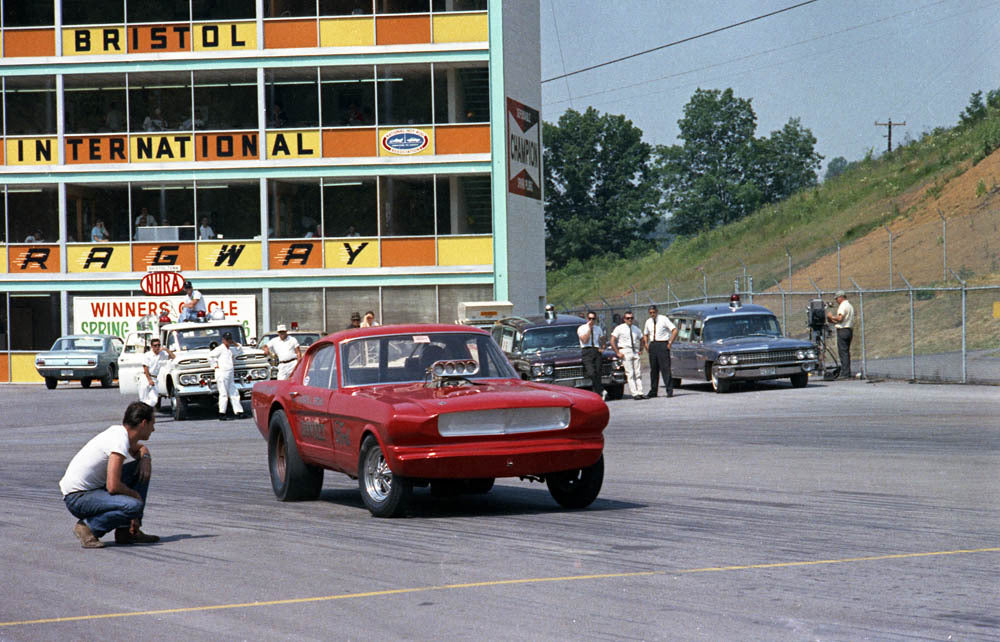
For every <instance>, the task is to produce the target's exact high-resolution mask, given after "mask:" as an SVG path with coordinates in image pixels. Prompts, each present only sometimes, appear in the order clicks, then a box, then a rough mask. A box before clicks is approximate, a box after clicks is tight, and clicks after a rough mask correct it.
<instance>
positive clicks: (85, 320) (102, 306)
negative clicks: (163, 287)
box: [73, 294, 257, 339]
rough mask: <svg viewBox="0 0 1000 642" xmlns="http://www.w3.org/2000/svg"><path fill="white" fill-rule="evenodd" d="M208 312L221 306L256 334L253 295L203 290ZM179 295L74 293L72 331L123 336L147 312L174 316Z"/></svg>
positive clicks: (252, 334)
mask: <svg viewBox="0 0 1000 642" xmlns="http://www.w3.org/2000/svg"><path fill="white" fill-rule="evenodd" d="M204 297H205V305H206V307H207V308H208V314H209V315H211V314H212V313H213V312H215V311H216V310H221V311H222V312H223V313H224V314H225V315H226V320H228V321H238V322H239V323H240V324H241V325H242V326H243V331H244V332H246V334H247V336H248V337H252V336H255V335H256V334H257V297H256V296H254V295H252V294H239V295H233V296H227V295H213V294H206V295H204ZM183 302H184V297H183V296H165V297H163V296H150V297H82V296H78V297H74V298H73V332H75V333H78V334H113V335H116V336H119V337H121V338H123V339H124V338H125V337H126V335H128V333H129V332H134V331H135V330H136V328H137V326H138V323H139V321H140V320H142V318H143V317H146V316H149V315H151V314H152V315H155V316H159V315H160V314H163V313H164V312H166V313H168V314H169V315H170V317H171V318H172V319H174V320H176V319H177V317H178V315H180V309H181V303H183Z"/></svg>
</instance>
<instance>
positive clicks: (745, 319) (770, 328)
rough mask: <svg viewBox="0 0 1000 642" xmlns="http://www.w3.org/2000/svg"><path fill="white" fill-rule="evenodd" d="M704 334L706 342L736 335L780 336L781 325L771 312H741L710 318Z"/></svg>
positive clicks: (706, 323)
mask: <svg viewBox="0 0 1000 642" xmlns="http://www.w3.org/2000/svg"><path fill="white" fill-rule="evenodd" d="M702 336H703V337H704V339H705V341H706V342H711V341H721V340H722V339H732V338H736V337H754V336H764V337H780V336H781V326H779V325H778V319H777V318H776V317H775V316H774V315H771V314H740V315H733V316H730V317H719V318H715V319H709V320H708V321H706V322H705V329H704V330H703V331H702Z"/></svg>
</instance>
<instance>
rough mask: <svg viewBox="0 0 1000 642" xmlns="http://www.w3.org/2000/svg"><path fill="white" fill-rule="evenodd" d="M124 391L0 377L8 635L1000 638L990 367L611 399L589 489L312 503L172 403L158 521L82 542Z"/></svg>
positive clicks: (153, 493)
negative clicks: (79, 495) (944, 377)
mask: <svg viewBox="0 0 1000 642" xmlns="http://www.w3.org/2000/svg"><path fill="white" fill-rule="evenodd" d="M125 401H126V400H123V399H122V398H121V397H120V396H119V394H118V391H117V389H111V390H102V389H99V388H97V389H93V388H92V389H89V390H84V389H81V388H80V387H79V385H78V384H74V385H60V386H59V388H57V389H56V390H54V391H49V390H46V389H45V388H44V387H42V386H28V385H20V386H18V385H8V386H0V417H2V419H0V471H2V472H0V480H2V483H0V515H2V517H0V537H2V545H0V569H2V571H0V582H2V586H3V593H2V596H0V640H60V641H63V640H67V639H89V640H96V639H140V638H141V639H146V640H209V639H210V640H277V639H294V640H310V639H315V640H328V639H350V640H354V639H370V638H378V639H387V640H397V639H407V640H436V639H461V640H472V639H475V640H482V639H489V640H557V639H588V640H590V639H607V640H625V639H648V640H653V639H663V640H678V639H682V640H813V639H820V640H860V639H875V640H914V639H933V640H947V639H954V640H996V639H997V638H998V637H1000V610H998V608H997V605H998V604H1000V536H998V533H1000V499H998V492H997V491H998V485H1000V481H998V480H1000V412H998V410H1000V390H998V389H997V388H995V387H971V386H968V387H967V386H956V385H912V384H906V383H895V382H885V383H878V384H869V383H866V382H862V381H850V382H827V383H824V382H815V383H811V384H810V385H809V387H807V388H804V389H798V390H796V389H792V388H791V387H790V386H788V385H787V384H786V383H776V384H773V385H767V386H764V385H762V386H758V387H754V388H747V389H742V390H739V391H737V392H734V393H731V394H727V395H716V394H714V393H712V392H711V391H710V390H709V389H708V388H706V387H693V388H687V387H685V388H684V389H681V390H679V391H678V393H677V395H676V396H675V397H674V398H673V399H664V398H659V399H652V400H644V401H632V400H628V399H626V400H623V401H617V402H612V403H611V404H610V406H611V424H610V425H609V427H608V430H607V432H606V436H607V446H606V450H605V457H606V476H605V481H604V488H603V490H602V492H601V496H600V497H599V498H598V500H597V501H596V502H595V503H594V504H593V505H592V506H591V507H590V508H589V509H587V510H582V511H567V510H563V509H560V508H559V507H558V506H557V505H556V504H555V503H554V502H553V501H552V499H551V497H550V496H549V494H548V492H547V490H546V488H545V486H544V485H541V484H537V483H535V484H532V483H528V482H520V481H517V480H501V481H500V482H498V484H497V486H496V487H495V489H494V490H493V492H492V493H490V494H489V495H486V496H464V497H459V498H453V499H437V498H432V497H430V496H429V494H427V493H426V492H423V493H418V494H417V495H416V496H415V501H414V504H413V506H412V509H411V510H410V512H409V515H408V516H407V517H405V518H401V519H395V520H379V519H374V518H372V517H370V516H369V514H368V512H367V511H366V510H365V509H364V508H363V506H362V504H361V499H360V497H359V494H358V490H357V485H356V482H353V481H351V480H350V479H348V478H347V477H344V476H340V475H335V474H332V473H328V474H327V477H326V483H325V486H324V490H323V494H322V498H321V499H320V500H319V501H314V502H304V503H290V504H283V503H280V502H278V501H276V500H275V498H274V495H273V493H272V491H271V487H270V482H269V480H268V476H267V468H266V461H265V460H266V446H265V442H264V440H263V439H262V438H261V437H260V435H259V433H258V432H257V430H256V429H255V428H254V427H253V425H252V423H251V422H249V421H241V422H237V421H232V422H227V423H219V422H216V421H215V420H214V419H213V418H212V417H211V415H212V412H211V411H209V412H206V413H205V414H203V415H202V418H200V419H196V420H194V421H186V422H179V423H175V422H173V421H172V420H171V419H170V418H169V417H162V418H160V419H159V420H158V422H157V429H156V432H155V433H154V434H153V437H152V439H151V440H150V442H149V445H150V448H151V450H152V454H153V482H152V485H151V489H150V497H149V505H148V508H147V514H146V521H145V526H144V529H145V530H146V531H148V532H151V533H156V534H158V535H160V536H161V537H162V538H163V539H162V540H161V541H160V542H159V543H158V544H156V545H149V546H141V547H140V546H134V547H124V546H115V545H114V544H113V541H112V542H111V543H109V545H108V546H107V547H106V548H104V549H101V550H85V549H83V548H81V547H80V545H79V542H78V541H77V540H76V539H75V538H74V537H73V534H72V531H71V529H72V526H73V523H74V520H73V518H72V517H71V516H70V515H69V513H68V512H67V511H66V509H65V507H64V505H63V503H62V501H61V498H60V495H59V489H58V486H57V482H58V479H59V478H60V476H61V475H62V472H63V470H64V468H65V466H66V464H67V463H68V461H69V460H70V458H71V457H72V456H73V454H74V453H75V452H76V450H77V449H78V448H79V447H80V446H81V445H82V444H83V443H84V442H86V441H87V439H89V438H90V437H91V436H92V435H94V434H96V433H97V432H98V431H99V430H101V429H103V428H104V427H106V426H108V425H110V424H111V423H115V422H117V421H119V420H120V418H121V414H122V412H123V410H124V407H125V405H126V403H125ZM105 540H113V538H111V537H105Z"/></svg>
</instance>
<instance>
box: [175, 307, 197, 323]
mask: <svg viewBox="0 0 1000 642" xmlns="http://www.w3.org/2000/svg"><path fill="white" fill-rule="evenodd" d="M197 320H198V311H197V310H195V309H193V308H184V310H183V311H181V314H180V316H179V317H177V323H181V322H182V321H197Z"/></svg>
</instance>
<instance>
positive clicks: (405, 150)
mask: <svg viewBox="0 0 1000 642" xmlns="http://www.w3.org/2000/svg"><path fill="white" fill-rule="evenodd" d="M430 143H431V137H430V135H429V134H428V133H427V132H425V131H423V130H422V129H411V128H405V129H390V130H383V131H382V132H380V135H379V146H380V147H381V150H380V152H382V153H387V154H396V155H399V156H409V155H411V154H420V153H421V152H424V151H425V150H426V151H429V150H428V147H429V146H430Z"/></svg>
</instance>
